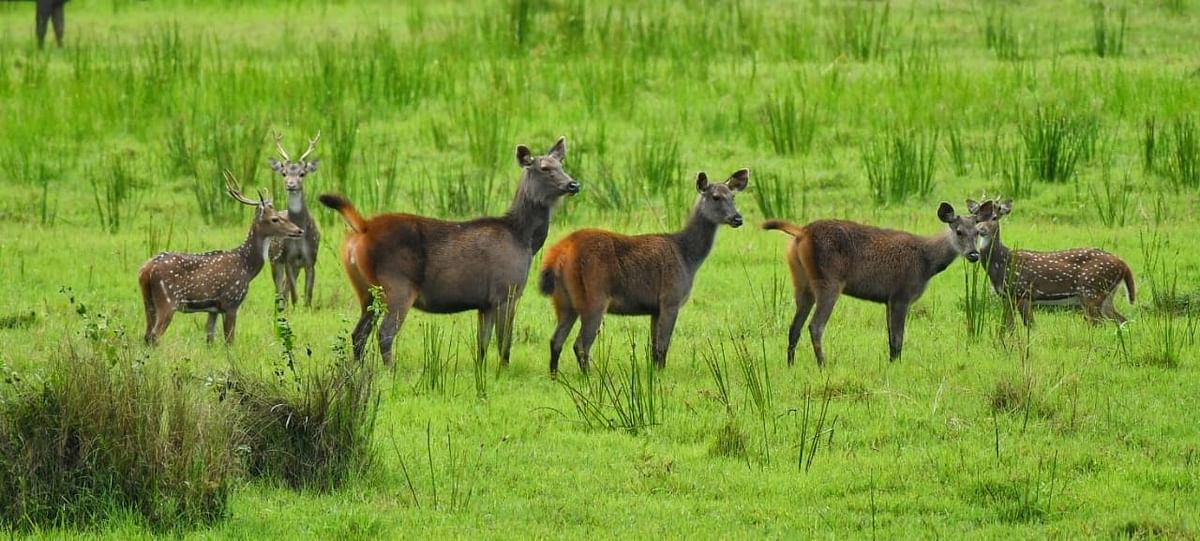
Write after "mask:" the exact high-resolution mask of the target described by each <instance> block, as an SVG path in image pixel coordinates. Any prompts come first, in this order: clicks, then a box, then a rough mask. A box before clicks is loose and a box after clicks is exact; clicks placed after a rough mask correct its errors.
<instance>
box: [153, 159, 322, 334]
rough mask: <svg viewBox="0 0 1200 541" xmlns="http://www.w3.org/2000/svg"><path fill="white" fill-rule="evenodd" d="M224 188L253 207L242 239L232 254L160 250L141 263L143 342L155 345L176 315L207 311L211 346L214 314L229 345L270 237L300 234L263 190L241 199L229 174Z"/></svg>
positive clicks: (241, 201)
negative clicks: (143, 315)
mask: <svg viewBox="0 0 1200 541" xmlns="http://www.w3.org/2000/svg"><path fill="white" fill-rule="evenodd" d="M225 190H226V192H227V193H228V194H229V196H230V197H232V198H233V199H234V200H236V201H238V202H239V203H242V204H244V205H249V206H252V207H255V209H257V212H256V213H255V215H254V221H253V222H252V223H251V224H250V232H249V234H247V235H246V240H245V241H244V242H242V244H241V246H238V247H237V248H234V249H232V250H218V251H212V252H205V253H202V254H180V253H168V252H163V253H161V254H158V255H156V256H154V257H152V258H150V260H149V261H147V262H146V263H145V264H143V265H142V268H141V270H139V271H138V284H139V286H140V287H141V290H142V302H143V304H144V305H145V309H146V335H145V340H146V343H147V344H154V343H155V342H157V341H158V338H159V337H160V336H162V334H163V332H165V331H166V330H167V326H168V325H170V324H171V317H172V316H174V314H175V312H176V311H179V312H184V313H189V312H208V326H207V335H208V342H210V343H211V342H212V341H213V334H214V333H215V330H216V326H217V314H221V316H222V325H223V326H224V328H225V342H226V343H232V342H233V331H234V328H235V327H236V326H237V312H238V308H240V307H241V305H242V301H244V300H245V299H246V291H247V290H248V289H249V288H250V281H251V280H253V279H254V277H255V276H258V273H259V271H261V270H262V267H263V263H265V262H266V258H267V251H268V250H269V249H270V247H271V239H272V238H274V237H289V238H299V237H300V236H301V235H302V234H304V231H302V230H301V229H300V228H299V227H297V226H296V224H293V223H292V222H291V221H289V220H288V219H287V216H285V215H284V214H283V213H282V212H276V211H275V209H274V207H272V206H271V200H270V199H267V198H266V196H264V195H263V194H262V192H259V195H258V201H254V200H252V199H250V198H248V197H246V196H244V195H242V192H241V189H240V188H238V186H237V181H236V180H235V179H234V178H233V175H232V174H230V173H229V172H228V171H226V172H225Z"/></svg>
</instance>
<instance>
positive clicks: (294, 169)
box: [269, 132, 321, 306]
mask: <svg viewBox="0 0 1200 541" xmlns="http://www.w3.org/2000/svg"><path fill="white" fill-rule="evenodd" d="M274 138H275V151H276V152H278V153H279V157H281V158H283V161H276V160H275V159H273V158H272V159H270V160H269V161H270V164H271V169H272V170H273V171H275V172H276V173H279V174H280V175H282V176H283V185H284V188H285V189H286V190H287V217H288V219H289V220H291V221H292V223H294V224H296V225H297V226H298V227H300V229H303V230H304V235H303V236H301V237H300V238H284V237H281V238H275V239H274V240H272V241H271V253H270V259H271V277H272V278H273V279H274V281H275V294H276V295H279V297H280V298H281V299H283V302H284V304H285V305H286V304H287V302H288V300H289V298H290V300H291V302H292V304H293V305H295V304H296V303H297V298H296V297H297V293H296V277H297V276H299V274H300V271H301V270H303V271H304V305H305V306H312V295H313V281H314V280H315V277H316V276H315V275H316V270H317V269H316V266H317V249H318V248H319V247H320V245H321V231H320V229H318V228H317V222H316V220H313V218H312V215H310V214H309V213H308V205H306V204H305V202H304V178H305V177H306V176H308V174H309V173H312V172H314V171H316V170H317V164H319V163H320V160H313V161H311V162H310V161H306V160H307V159H308V157H309V155H311V154H312V153H313V151H314V150H316V149H317V141H319V140H321V132H317V136H316V137H313V138H312V139H309V140H308V150H305V151H304V154H301V155H300V158H299V159H297V160H292V159H291V158H290V157H288V153H287V151H286V150H284V148H283V135H281V134H280V133H279V132H275V134H274Z"/></svg>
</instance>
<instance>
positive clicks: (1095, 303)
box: [1079, 295, 1104, 325]
mask: <svg viewBox="0 0 1200 541" xmlns="http://www.w3.org/2000/svg"><path fill="white" fill-rule="evenodd" d="M1103 302H1104V301H1103V299H1100V298H1096V297H1084V296H1082V295H1081V296H1080V297H1079V303H1080V304H1082V305H1083V318H1084V319H1086V320H1087V322H1088V323H1090V324H1092V325H1096V324H1098V323H1100V318H1101V314H1102V311H1103V308H1102V307H1101V304H1102V303H1103Z"/></svg>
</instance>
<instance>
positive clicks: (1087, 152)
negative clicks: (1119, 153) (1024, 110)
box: [1020, 107, 1100, 182]
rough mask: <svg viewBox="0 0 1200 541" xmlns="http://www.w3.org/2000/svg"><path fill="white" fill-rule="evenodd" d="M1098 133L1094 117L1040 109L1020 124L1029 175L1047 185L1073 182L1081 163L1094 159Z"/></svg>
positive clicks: (1027, 116)
mask: <svg viewBox="0 0 1200 541" xmlns="http://www.w3.org/2000/svg"><path fill="white" fill-rule="evenodd" d="M1099 130H1100V125H1099V121H1098V120H1097V119H1096V118H1095V117H1094V116H1091V115H1076V114H1071V113H1068V112H1066V111H1064V110H1061V109H1058V108H1055V107H1038V108H1037V109H1036V110H1035V111H1034V112H1033V114H1030V115H1026V116H1025V117H1024V118H1023V119H1022V120H1021V123H1020V132H1021V140H1022V141H1023V142H1024V143H1025V155H1026V157H1027V158H1028V161H1027V164H1028V165H1029V167H1030V171H1031V172H1032V173H1033V175H1034V177H1035V178H1037V179H1038V180H1041V181H1044V182H1069V181H1071V180H1073V179H1074V178H1075V173H1076V171H1077V169H1078V167H1079V164H1080V162H1081V161H1083V160H1086V159H1087V158H1088V157H1090V156H1091V153H1092V150H1093V148H1094V146H1095V142H1096V138H1097V134H1098V132H1099Z"/></svg>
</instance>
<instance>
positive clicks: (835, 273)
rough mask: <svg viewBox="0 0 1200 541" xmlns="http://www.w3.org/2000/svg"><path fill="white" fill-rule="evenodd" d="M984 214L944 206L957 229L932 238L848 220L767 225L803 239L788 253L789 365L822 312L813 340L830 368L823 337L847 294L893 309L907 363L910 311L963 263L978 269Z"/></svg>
mask: <svg viewBox="0 0 1200 541" xmlns="http://www.w3.org/2000/svg"><path fill="white" fill-rule="evenodd" d="M979 210H980V212H979V213H978V215H968V216H958V215H956V214H955V212H954V207H952V206H951V205H950V204H949V203H945V202H943V203H942V204H941V205H940V206H939V207H938V211H937V215H938V219H940V220H941V221H942V222H943V223H945V224H947V225H948V226H949V228H948V230H947V231H944V232H943V233H941V234H938V235H934V236H930V237H919V236H916V235H913V234H911V233H906V232H904V231H895V230H890V229H880V228H878V227H872V226H869V225H863V224H859V223H855V222H850V221H845V220H817V221H815V222H811V223H809V224H808V225H805V226H803V227H801V226H797V225H794V224H790V223H787V222H784V221H782V220H767V221H766V222H764V223H763V225H762V226H763V229H778V230H780V231H783V232H785V233H787V234H789V235H791V236H792V237H795V238H794V239H793V240H792V242H791V244H789V245H788V251H787V262H788V267H789V268H790V270H791V274H792V284H793V285H794V286H795V294H796V315H795V317H793V318H792V326H791V329H790V331H789V332H788V349H787V359H788V365H791V364H793V363H794V362H795V357H796V342H797V341H798V340H799V339H800V332H801V330H802V328H803V326H804V321H805V319H807V318H808V314H809V311H811V310H812V308H813V306H814V305H815V306H816V312H815V313H813V317H812V322H810V323H809V325H808V332H809V335H810V337H811V338H812V345H813V353H814V354H815V355H816V357H817V366H824V365H825V353H824V351H823V350H822V348H821V337H822V335H823V334H824V332H825V324H826V322H828V321H829V316H830V314H831V313H833V306H834V304H835V303H836V302H837V299H838V297H839V296H840V295H841V294H842V293H845V294H847V295H850V296H851V297H854V298H856V299H863V300H867V301H872V302H877V303H883V304H886V305H887V330H888V353H889V359H891V360H893V361H894V360H896V359H897V358H899V357H900V353H901V349H902V348H903V347H904V323H905V320H906V319H907V318H908V309H909V307H910V306H911V305H912V303H913V302H916V300H917V299H918V298H920V297H921V294H922V293H924V292H925V287H926V286H927V285H928V284H929V280H930V279H931V278H933V277H934V276H935V275H937V274H938V273H940V272H942V271H943V270H945V269H946V267H948V266H949V265H950V263H952V262H954V259H955V258H957V257H958V256H959V255H961V256H963V257H965V258H966V259H967V260H968V261H970V262H972V263H974V262H976V261H978V260H979V251H978V250H977V249H976V247H975V241H976V236H977V235H978V230H977V229H976V227H975V226H976V223H977V222H980V221H983V220H985V219H986V217H988V216H990V213H991V212H992V204H991V203H990V202H989V203H985V204H984V205H983V206H981V207H980V209H979Z"/></svg>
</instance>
